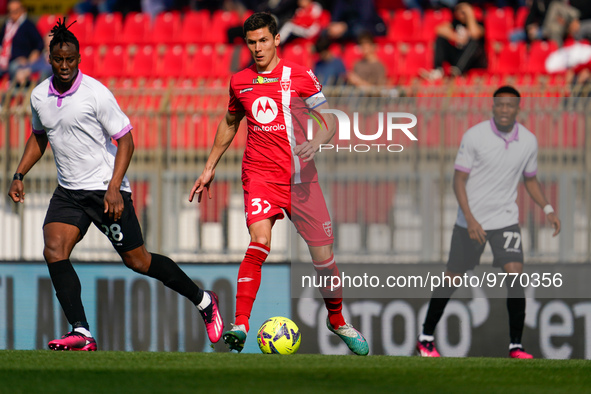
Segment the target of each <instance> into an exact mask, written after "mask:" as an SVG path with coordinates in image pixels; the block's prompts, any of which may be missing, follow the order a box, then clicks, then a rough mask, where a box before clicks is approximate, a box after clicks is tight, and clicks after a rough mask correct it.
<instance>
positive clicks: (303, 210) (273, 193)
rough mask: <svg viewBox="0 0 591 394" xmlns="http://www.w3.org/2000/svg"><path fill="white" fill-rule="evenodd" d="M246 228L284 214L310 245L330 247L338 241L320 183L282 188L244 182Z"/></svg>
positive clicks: (269, 184)
mask: <svg viewBox="0 0 591 394" xmlns="http://www.w3.org/2000/svg"><path fill="white" fill-rule="evenodd" d="M242 188H243V189H244V211H245V213H246V226H247V227H250V225H251V224H253V223H256V222H258V221H261V220H264V219H269V218H272V217H275V218H276V219H283V218H284V216H285V215H284V212H285V213H286V214H287V216H288V217H289V218H290V219H291V221H292V222H293V224H294V226H295V228H296V230H297V231H298V233H299V234H300V235H301V236H302V238H304V240H305V241H306V243H307V244H308V245H309V246H323V245H330V244H332V243H333V241H334V237H333V234H332V222H331V220H330V215H329V213H328V209H327V208H326V202H325V201H324V195H323V194H322V189H321V188H320V185H319V184H318V182H312V183H300V184H294V185H278V184H275V183H266V182H260V181H253V180H245V181H244V182H243V183H242Z"/></svg>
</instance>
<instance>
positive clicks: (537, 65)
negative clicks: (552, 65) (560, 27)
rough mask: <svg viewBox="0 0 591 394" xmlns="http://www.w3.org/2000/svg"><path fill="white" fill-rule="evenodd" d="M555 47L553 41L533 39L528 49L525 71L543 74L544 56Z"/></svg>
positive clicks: (544, 70) (555, 48)
mask: <svg viewBox="0 0 591 394" xmlns="http://www.w3.org/2000/svg"><path fill="white" fill-rule="evenodd" d="M557 49H558V45H557V44H556V43H555V42H554V41H534V42H533V43H532V44H531V47H530V49H529V58H528V61H527V68H526V71H527V72H528V73H532V74H545V73H546V66H545V63H546V58H547V57H548V56H549V55H550V54H551V53H552V52H554V51H555V50H557Z"/></svg>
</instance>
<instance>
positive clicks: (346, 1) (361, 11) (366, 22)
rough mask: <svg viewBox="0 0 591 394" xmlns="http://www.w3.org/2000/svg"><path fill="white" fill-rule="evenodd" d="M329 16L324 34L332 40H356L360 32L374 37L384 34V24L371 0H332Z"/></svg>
mask: <svg viewBox="0 0 591 394" xmlns="http://www.w3.org/2000/svg"><path fill="white" fill-rule="evenodd" d="M331 17H332V21H331V23H330V25H329V26H328V28H327V29H326V34H327V35H328V37H329V38H330V39H332V40H344V41H346V40H358V39H359V37H360V36H361V34H362V33H370V34H371V35H373V36H374V37H376V36H383V35H385V34H386V25H385V24H384V21H383V20H382V18H380V17H379V15H378V13H377V12H376V9H375V5H374V2H373V0H370V1H364V0H334V2H333V6H332V9H331Z"/></svg>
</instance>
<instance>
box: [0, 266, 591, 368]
mask: <svg viewBox="0 0 591 394" xmlns="http://www.w3.org/2000/svg"><path fill="white" fill-rule="evenodd" d="M75 266H76V270H77V272H78V274H79V276H80V280H81V282H82V288H83V290H82V298H83V301H84V303H85V307H86V313H87V316H88V320H89V322H90V325H91V330H92V332H93V335H94V336H95V338H96V339H97V341H98V345H99V350H122V351H185V352H192V351H198V352H211V351H215V352H220V351H222V352H225V351H227V350H226V348H225V346H224V345H223V344H216V345H215V346H210V343H209V341H208V340H207V338H206V334H205V330H204V326H203V322H202V320H201V317H200V316H199V315H198V312H197V310H196V308H195V307H194V306H193V305H192V304H191V303H190V302H189V301H187V300H184V299H182V297H180V296H178V295H177V294H176V293H174V292H172V291H170V290H168V289H166V288H164V287H163V286H162V285H161V284H159V283H158V282H157V281H155V280H153V279H151V278H147V277H145V276H141V275H138V274H136V273H134V272H132V271H130V270H128V269H127V268H125V267H124V266H123V265H122V264H113V263H92V262H85V263H79V264H76V265H75ZM545 267H546V266H545V265H543V264H542V265H535V264H534V265H531V266H528V269H529V268H531V269H534V270H535V269H538V270H543V269H545ZM182 268H183V269H184V270H185V272H187V274H188V275H189V276H190V277H191V278H193V280H195V281H196V282H197V283H199V284H200V285H204V286H205V287H206V288H209V289H213V290H215V291H216V292H217V293H218V295H219V297H220V305H221V311H222V314H223V317H224V320H225V322H226V325H228V322H231V321H232V317H233V314H234V310H233V307H234V298H235V292H236V289H235V283H236V275H237V271H238V266H237V265H234V264H223V265H220V264H215V265H210V264H203V265H192V264H182ZM424 268H425V269H429V270H432V271H435V270H440V269H441V265H440V264H438V265H432V264H424ZM569 268H570V269H571V270H572V271H573V273H574V274H575V275H578V276H579V277H580V279H581V280H582V281H584V282H586V283H588V282H589V280H590V279H591V278H589V274H588V270H584V268H583V267H582V266H581V265H578V264H574V265H570V266H569ZM289 275H290V272H289V265H287V264H267V265H266V266H265V269H264V273H263V280H262V283H261V288H260V290H259V293H258V297H257V301H256V303H255V305H254V309H253V314H252V317H251V331H250V335H249V338H248V341H247V344H246V347H245V350H244V351H245V352H249V353H252V352H254V353H256V352H258V351H259V350H258V346H257V343H256V331H257V329H258V327H259V326H260V324H262V322H263V321H264V320H266V319H267V318H269V317H272V316H288V317H291V318H292V319H293V320H294V321H295V322H296V324H297V325H298V326H299V328H300V330H301V333H302V343H301V347H300V350H299V351H300V352H301V353H314V354H318V353H321V354H349V351H348V350H347V348H346V347H345V346H344V344H343V343H342V342H341V341H339V340H338V338H337V337H336V336H334V335H333V334H331V333H330V332H329V331H328V330H327V329H326V326H325V324H326V323H325V321H326V311H325V309H324V304H323V302H322V300H321V299H319V298H314V296H313V295H303V296H302V297H293V298H292V297H290V289H289V287H290V286H286V283H288V282H289V280H290V279H289ZM526 297H527V311H526V321H525V332H524V342H523V343H524V346H525V348H526V349H527V350H528V352H530V353H532V354H533V355H534V356H535V357H538V358H557V359H569V358H584V359H591V302H590V301H589V298H588V297H587V298H577V297H571V298H564V297H554V298H545V297H543V296H542V297H540V293H538V292H536V290H535V289H533V288H531V287H530V288H528V289H527V290H526ZM427 305H428V299H425V298H375V299H369V298H346V299H345V300H344V309H343V310H344V312H343V313H344V314H345V317H346V319H347V320H348V321H350V322H352V323H353V324H354V325H355V327H357V328H359V329H360V330H361V331H362V332H363V333H364V335H365V336H366V337H367V339H368V341H369V343H370V352H371V354H376V355H377V354H385V355H396V356H410V355H413V354H414V344H415V341H416V336H417V334H418V332H419V330H420V328H421V325H422V322H423V318H424V315H425V313H426V308H427ZM68 330H69V326H68V324H67V322H66V320H65V317H64V315H63V313H62V312H61V308H60V306H59V304H58V301H57V299H56V297H55V296H54V291H53V287H52V285H51V280H50V278H49V275H48V272H47V267H46V265H45V264H44V263H41V262H30V263H24V262H8V263H0V349H45V348H46V346H47V342H48V341H49V340H51V339H54V338H57V337H59V336H61V335H63V334H64V333H65V332H67V331H68ZM435 336H436V341H437V344H438V348H439V350H440V352H441V353H442V354H443V355H444V356H455V357H466V356H474V357H485V356H486V357H507V354H508V349H507V347H506V344H507V343H508V323H507V312H506V306H505V300H504V299H502V298H485V297H482V296H481V295H477V294H476V293H474V294H471V293H470V292H463V293H459V294H458V296H457V297H455V298H454V299H452V300H451V301H450V303H449V305H448V307H447V308H446V312H445V314H444V316H443V318H442V320H441V323H440V324H439V326H438V328H437V330H436V332H435Z"/></svg>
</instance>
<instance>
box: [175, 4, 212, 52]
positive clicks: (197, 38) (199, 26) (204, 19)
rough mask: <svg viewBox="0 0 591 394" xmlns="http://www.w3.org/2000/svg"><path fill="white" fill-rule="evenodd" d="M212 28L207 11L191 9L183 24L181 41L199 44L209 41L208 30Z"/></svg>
mask: <svg viewBox="0 0 591 394" xmlns="http://www.w3.org/2000/svg"><path fill="white" fill-rule="evenodd" d="M210 28H211V23H210V20H209V13H208V12H207V11H191V12H189V13H187V14H186V15H185V16H184V18H183V22H182V25H181V42H184V43H187V44H195V43H197V44H199V43H204V42H207V36H208V34H209V33H208V31H209V29H210Z"/></svg>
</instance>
